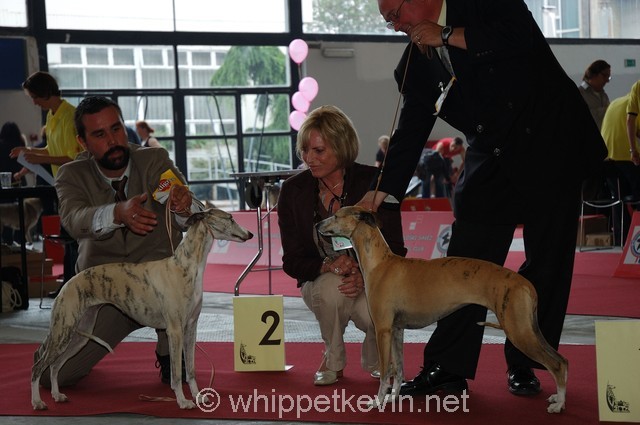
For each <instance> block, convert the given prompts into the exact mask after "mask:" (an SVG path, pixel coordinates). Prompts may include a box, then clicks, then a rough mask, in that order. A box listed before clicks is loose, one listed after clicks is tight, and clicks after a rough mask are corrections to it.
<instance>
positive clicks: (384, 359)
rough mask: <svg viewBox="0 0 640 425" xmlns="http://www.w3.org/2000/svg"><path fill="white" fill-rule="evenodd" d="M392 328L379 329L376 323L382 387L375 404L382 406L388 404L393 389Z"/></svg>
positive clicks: (379, 389) (379, 388)
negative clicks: (388, 393)
mask: <svg viewBox="0 0 640 425" xmlns="http://www.w3.org/2000/svg"><path fill="white" fill-rule="evenodd" d="M391 333H392V331H391V327H390V326H388V327H385V328H382V327H378V324H377V323H376V341H377V342H378V361H379V362H380V386H379V387H378V395H377V398H376V400H375V402H376V403H377V404H378V405H379V406H382V405H384V403H385V402H386V399H387V392H388V391H389V388H391V376H392V375H393V374H394V372H393V365H392V363H391V362H392V353H391V350H392V335H391Z"/></svg>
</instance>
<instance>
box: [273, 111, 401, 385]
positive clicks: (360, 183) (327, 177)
mask: <svg viewBox="0 0 640 425" xmlns="http://www.w3.org/2000/svg"><path fill="white" fill-rule="evenodd" d="M358 149H359V141H358V135H357V133H356V130H355V129H354V127H353V124H352V123H351V121H350V120H349V118H348V117H347V116H346V115H345V114H344V113H343V112H342V111H341V110H340V109H338V108H336V107H334V106H322V107H320V108H317V109H315V110H314V111H312V112H311V113H310V114H309V116H308V117H307V118H306V119H305V121H304V123H303V124H302V126H301V127H300V130H299V132H298V140H297V143H296V152H297V154H298V156H299V157H300V158H301V159H302V161H304V163H305V165H306V167H307V169H306V170H305V171H302V172H301V173H300V174H297V175H296V176H293V177H291V178H289V179H287V180H286V181H285V182H284V183H283V184H282V188H281V191H280V198H279V201H278V223H279V225H280V234H281V238H282V249H283V256H282V263H283V269H284V271H285V272H286V273H287V274H288V275H289V276H291V277H293V278H295V279H297V281H298V286H299V287H300V290H301V293H302V298H303V300H304V302H305V304H306V305H307V306H308V307H309V309H310V310H311V311H313V313H314V314H315V316H316V319H318V323H319V325H320V333H321V335H322V339H323V340H324V344H325V351H324V355H323V357H322V362H321V364H320V367H319V368H318V371H317V372H316V373H315V376H314V380H313V382H314V384H315V385H331V384H333V383H335V382H336V381H337V380H338V378H339V377H341V376H342V374H343V369H344V368H345V366H346V364H347V359H346V352H345V345H344V338H343V335H344V330H345V328H346V326H347V324H348V322H349V320H352V321H353V322H354V324H355V325H356V327H358V329H360V330H361V331H363V332H364V333H365V338H364V342H363V345H362V353H361V359H360V364H361V366H362V368H363V369H365V370H366V371H368V372H369V373H371V376H373V377H374V378H377V377H379V372H378V352H377V345H376V336H375V329H374V326H373V322H372V321H371V317H370V315H369V309H368V306H367V299H366V295H365V293H364V281H363V279H362V274H361V273H360V269H359V267H358V262H357V259H356V257H355V253H354V252H353V250H351V249H349V250H345V251H337V252H336V251H334V250H333V246H332V243H331V239H330V238H325V237H323V236H322V235H320V234H319V233H318V232H317V231H316V228H315V225H316V223H318V222H319V221H321V220H323V219H325V218H327V217H329V216H331V215H333V214H334V213H335V212H336V211H337V210H338V209H339V208H340V207H343V206H346V205H354V204H355V203H356V202H358V201H359V200H360V199H362V196H363V195H364V194H365V193H366V192H367V191H368V190H369V185H370V183H371V182H372V181H373V180H374V178H375V177H376V175H377V169H376V167H372V166H369V165H363V164H359V163H356V162H355V160H356V157H357V156H358ZM378 216H379V218H380V220H381V221H382V223H383V225H382V232H383V234H384V236H385V239H386V240H387V242H388V243H389V246H390V247H391V249H392V250H393V252H395V253H396V254H399V255H405V254H406V249H405V248H404V242H403V238H402V226H401V222H400V212H399V211H391V210H384V209H382V208H381V209H380V210H379V212H378Z"/></svg>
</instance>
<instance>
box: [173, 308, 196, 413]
mask: <svg viewBox="0 0 640 425" xmlns="http://www.w3.org/2000/svg"><path fill="white" fill-rule="evenodd" d="M167 323H170V324H171V326H168V327H167V338H168V339H169V355H170V357H171V389H172V390H173V392H174V393H175V394H176V401H177V402H178V406H180V408H181V409H193V408H195V407H196V405H195V403H194V402H193V401H191V400H187V398H186V397H185V396H184V392H183V390H182V347H183V345H184V344H183V335H182V332H183V328H182V326H181V323H180V320H179V319H177V318H171V317H167Z"/></svg>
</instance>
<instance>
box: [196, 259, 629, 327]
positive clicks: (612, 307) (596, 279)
mask: <svg viewBox="0 0 640 425" xmlns="http://www.w3.org/2000/svg"><path fill="white" fill-rule="evenodd" d="M620 255H621V254H620V253H605V252H577V253H576V261H575V267H574V276H573V286H572V290H571V296H570V298H569V309H568V313H569V314H579V315H593V316H619V317H633V318H640V305H639V304H638V300H639V299H640V281H639V280H638V279H632V278H618V277H613V272H614V270H615V269H616V266H617V265H618V261H619V260H620ZM523 261H524V253H523V252H511V253H509V256H508V257H507V262H506V266H507V267H509V268H510V269H512V270H517V269H518V268H519V267H520V265H521V264H522V262H523ZM244 268H245V266H238V265H222V264H207V269H206V272H205V275H204V290H205V291H207V292H223V293H233V291H234V288H235V285H236V281H237V280H238V277H239V276H240V274H241V273H242V271H243V270H244ZM268 293H269V272H268V271H258V272H250V273H249V274H248V275H247V277H246V278H245V279H244V281H243V282H242V283H241V284H240V294H242V295H247V294H252V295H255V294H268ZM271 293H272V294H278V295H285V296H294V297H298V296H300V291H299V290H298V288H297V287H296V282H295V280H293V279H292V278H290V277H289V276H287V275H286V274H285V273H284V272H283V271H282V270H274V271H271Z"/></svg>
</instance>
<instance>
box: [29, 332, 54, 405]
mask: <svg viewBox="0 0 640 425" xmlns="http://www.w3.org/2000/svg"><path fill="white" fill-rule="evenodd" d="M42 345H43V348H42V350H41V353H42V354H41V356H40V358H38V359H37V360H36V361H35V363H34V364H33V367H32V368H31V406H33V410H47V404H46V403H45V402H44V401H42V398H41V397H40V377H41V376H42V374H43V373H44V371H45V370H46V369H47V366H49V363H48V362H47V353H48V352H49V349H50V347H49V345H50V343H49V337H48V336H47V338H46V339H45V340H44V342H43V343H42Z"/></svg>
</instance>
